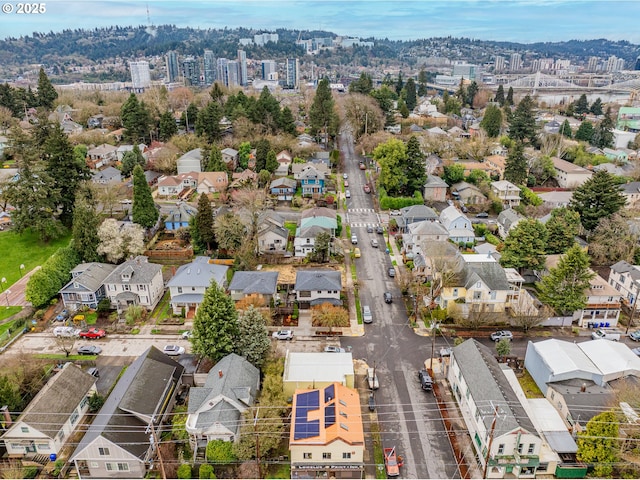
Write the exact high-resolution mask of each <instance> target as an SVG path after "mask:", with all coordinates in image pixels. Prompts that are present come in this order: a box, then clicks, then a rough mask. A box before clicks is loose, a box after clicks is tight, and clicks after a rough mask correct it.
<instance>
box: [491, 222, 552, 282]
mask: <svg viewBox="0 0 640 480" xmlns="http://www.w3.org/2000/svg"><path fill="white" fill-rule="evenodd" d="M546 244H547V229H546V228H545V226H544V225H543V224H542V223H540V222H539V221H538V220H535V219H524V220H521V221H520V222H518V224H517V225H516V226H515V227H513V228H512V229H511V230H510V231H509V235H507V238H505V240H504V248H503V249H502V252H501V253H502V257H500V265H502V266H503V267H507V268H517V269H519V270H523V269H530V270H541V269H542V268H543V267H544V259H545V246H546Z"/></svg>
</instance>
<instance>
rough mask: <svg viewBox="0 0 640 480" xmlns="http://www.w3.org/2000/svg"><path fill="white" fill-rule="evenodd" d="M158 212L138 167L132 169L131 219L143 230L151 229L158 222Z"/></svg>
mask: <svg viewBox="0 0 640 480" xmlns="http://www.w3.org/2000/svg"><path fill="white" fill-rule="evenodd" d="M158 216H159V212H158V209H157V208H156V205H155V203H154V202H153V197H152V196H151V189H150V188H149V184H148V183H147V179H146V178H145V176H144V171H143V170H142V167H141V166H140V165H136V166H135V168H134V169H133V206H132V208H131V219H132V220H133V222H134V223H137V224H138V225H141V226H142V227H144V228H151V227H153V226H154V225H155V224H156V222H157V221H158Z"/></svg>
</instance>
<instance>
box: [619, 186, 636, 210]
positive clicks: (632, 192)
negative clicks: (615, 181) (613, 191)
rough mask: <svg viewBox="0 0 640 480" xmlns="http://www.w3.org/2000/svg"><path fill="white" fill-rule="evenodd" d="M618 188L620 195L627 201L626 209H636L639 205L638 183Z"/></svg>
mask: <svg viewBox="0 0 640 480" xmlns="http://www.w3.org/2000/svg"><path fill="white" fill-rule="evenodd" d="M620 187H621V190H620V193H622V195H624V198H626V200H627V207H631V208H637V207H638V205H640V182H629V183H623V184H622V185H620Z"/></svg>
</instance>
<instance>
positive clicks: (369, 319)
mask: <svg viewBox="0 0 640 480" xmlns="http://www.w3.org/2000/svg"><path fill="white" fill-rule="evenodd" d="M362 321H363V322H364V323H373V315H372V314H371V309H370V308H369V305H363V306H362Z"/></svg>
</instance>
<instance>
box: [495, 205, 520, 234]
mask: <svg viewBox="0 0 640 480" xmlns="http://www.w3.org/2000/svg"><path fill="white" fill-rule="evenodd" d="M523 219H524V217H523V216H522V215H520V214H519V213H518V212H516V211H515V210H514V209H512V208H508V209H506V210H503V211H501V212H500V214H499V215H498V233H499V234H500V236H501V237H502V238H506V236H507V235H509V232H510V231H511V229H512V228H513V227H515V226H516V225H517V224H518V223H520V221H521V220H523Z"/></svg>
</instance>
